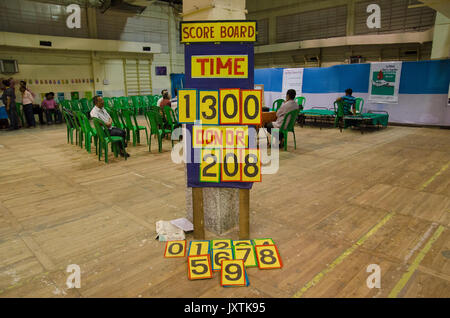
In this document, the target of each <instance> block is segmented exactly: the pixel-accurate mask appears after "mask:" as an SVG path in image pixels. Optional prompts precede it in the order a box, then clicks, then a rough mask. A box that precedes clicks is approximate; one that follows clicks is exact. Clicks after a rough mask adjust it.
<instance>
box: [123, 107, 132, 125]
mask: <svg viewBox="0 0 450 318" xmlns="http://www.w3.org/2000/svg"><path fill="white" fill-rule="evenodd" d="M122 118H123V120H124V124H125V126H126V127H127V128H128V129H133V123H132V121H131V111H129V110H127V109H124V110H122Z"/></svg>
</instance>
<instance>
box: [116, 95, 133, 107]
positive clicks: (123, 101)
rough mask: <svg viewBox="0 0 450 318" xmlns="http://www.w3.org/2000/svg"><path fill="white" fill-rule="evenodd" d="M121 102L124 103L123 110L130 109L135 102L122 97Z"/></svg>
mask: <svg viewBox="0 0 450 318" xmlns="http://www.w3.org/2000/svg"><path fill="white" fill-rule="evenodd" d="M119 99H120V101H121V102H122V109H130V108H131V107H133V102H132V101H131V98H130V97H126V96H122V97H119Z"/></svg>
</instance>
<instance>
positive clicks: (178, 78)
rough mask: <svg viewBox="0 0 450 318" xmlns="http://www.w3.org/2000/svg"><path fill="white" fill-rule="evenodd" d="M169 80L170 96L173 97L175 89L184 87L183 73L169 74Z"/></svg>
mask: <svg viewBox="0 0 450 318" xmlns="http://www.w3.org/2000/svg"><path fill="white" fill-rule="evenodd" d="M170 82H171V84H172V92H171V94H172V95H171V96H172V98H174V97H175V89H181V88H184V74H174V73H172V74H170Z"/></svg>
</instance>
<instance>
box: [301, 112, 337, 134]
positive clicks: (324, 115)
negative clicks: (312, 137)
mask: <svg viewBox="0 0 450 318" xmlns="http://www.w3.org/2000/svg"><path fill="white" fill-rule="evenodd" d="M335 117H336V113H335V112H334V110H330V109H324V108H321V109H319V108H312V109H305V110H302V111H300V114H299V119H298V122H299V124H300V126H302V127H303V125H304V124H306V123H309V124H314V125H318V126H319V127H320V129H322V127H323V126H330V125H334V118H335Z"/></svg>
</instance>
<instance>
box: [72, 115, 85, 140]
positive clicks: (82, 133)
mask: <svg viewBox="0 0 450 318" xmlns="http://www.w3.org/2000/svg"><path fill="white" fill-rule="evenodd" d="M73 113H74V114H75V116H76V118H75V119H74V124H75V126H76V127H78V129H77V131H78V136H79V139H78V141H79V144H78V145H79V146H80V148H83V140H84V139H85V137H86V135H87V132H86V129H85V128H86V127H85V125H84V122H83V119H82V117H81V115H83V112H82V111H74V112H73Z"/></svg>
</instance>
